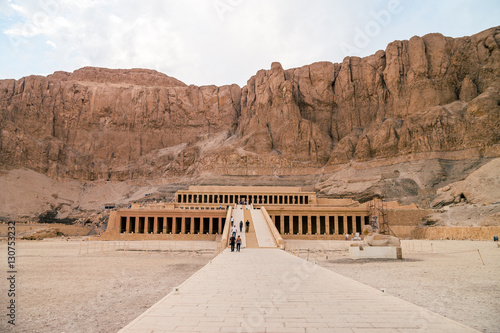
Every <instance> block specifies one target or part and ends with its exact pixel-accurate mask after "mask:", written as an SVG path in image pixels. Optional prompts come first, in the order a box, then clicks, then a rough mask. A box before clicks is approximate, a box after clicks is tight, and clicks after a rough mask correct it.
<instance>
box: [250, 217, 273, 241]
mask: <svg viewBox="0 0 500 333" xmlns="http://www.w3.org/2000/svg"><path fill="white" fill-rule="evenodd" d="M250 214H251V216H252V221H253V224H254V228H255V234H256V236H257V242H258V243H259V247H277V245H276V242H275V241H274V237H273V235H272V233H271V230H269V226H268V224H267V221H266V219H265V217H264V215H263V214H262V212H261V211H260V209H250Z"/></svg>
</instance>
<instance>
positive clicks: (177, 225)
mask: <svg viewBox="0 0 500 333" xmlns="http://www.w3.org/2000/svg"><path fill="white" fill-rule="evenodd" d="M236 208H238V209H239V210H241V211H242V213H241V214H240V215H241V216H239V215H238V214H239V211H238V210H237V209H236ZM256 214H257V215H256ZM260 215H262V219H263V220H265V221H266V223H265V225H266V226H267V227H268V228H270V229H272V230H271V232H275V233H279V235H280V237H282V238H303V239H309V238H312V239H318V238H321V239H343V238H344V235H345V234H346V233H347V234H352V235H354V234H356V233H361V232H362V229H363V226H364V225H367V224H369V223H370V206H369V205H368V204H360V203H359V202H357V201H353V200H351V199H325V198H318V197H317V196H316V193H315V192H305V191H303V190H302V189H301V188H300V187H264V186H190V187H189V189H188V190H182V191H177V192H176V194H175V201H174V202H170V203H154V204H148V205H137V204H136V205H133V206H131V207H130V208H129V209H119V210H117V211H113V212H112V213H111V214H110V218H109V222H108V228H107V230H106V233H105V234H104V235H103V236H105V237H108V238H110V239H130V240H138V239H179V240H181V239H190V240H215V239H216V238H217V235H220V234H223V232H224V228H225V227H226V226H228V223H229V222H230V221H231V218H232V219H233V220H234V221H235V223H236V224H237V225H238V224H239V223H240V222H243V221H244V222H245V223H246V221H248V222H249V224H251V225H252V230H253V226H254V225H255V223H256V220H258V219H259V217H257V216H260Z"/></svg>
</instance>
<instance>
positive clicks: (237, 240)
mask: <svg viewBox="0 0 500 333" xmlns="http://www.w3.org/2000/svg"><path fill="white" fill-rule="evenodd" d="M231 227H232V229H231V237H230V238H229V245H230V246H231V252H234V246H235V245H236V252H240V250H241V237H240V235H238V237H236V233H237V232H238V229H237V227H236V225H235V224H234V218H233V217H231ZM239 227H240V232H242V231H243V221H240V223H239ZM249 227H250V221H248V220H247V221H246V228H245V231H246V232H248V229H249Z"/></svg>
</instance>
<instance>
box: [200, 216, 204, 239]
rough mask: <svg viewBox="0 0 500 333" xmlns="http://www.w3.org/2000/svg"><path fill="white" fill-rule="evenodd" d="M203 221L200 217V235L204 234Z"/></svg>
mask: <svg viewBox="0 0 500 333" xmlns="http://www.w3.org/2000/svg"><path fill="white" fill-rule="evenodd" d="M203 224H204V221H203V217H200V235H203V233H204V232H205V230H203V227H204V225H203Z"/></svg>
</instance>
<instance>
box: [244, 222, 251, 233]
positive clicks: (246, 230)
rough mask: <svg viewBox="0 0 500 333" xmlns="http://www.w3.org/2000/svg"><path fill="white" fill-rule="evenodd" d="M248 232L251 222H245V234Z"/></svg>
mask: <svg viewBox="0 0 500 333" xmlns="http://www.w3.org/2000/svg"><path fill="white" fill-rule="evenodd" d="M248 230H250V221H248V220H247V221H246V222H245V232H248Z"/></svg>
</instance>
